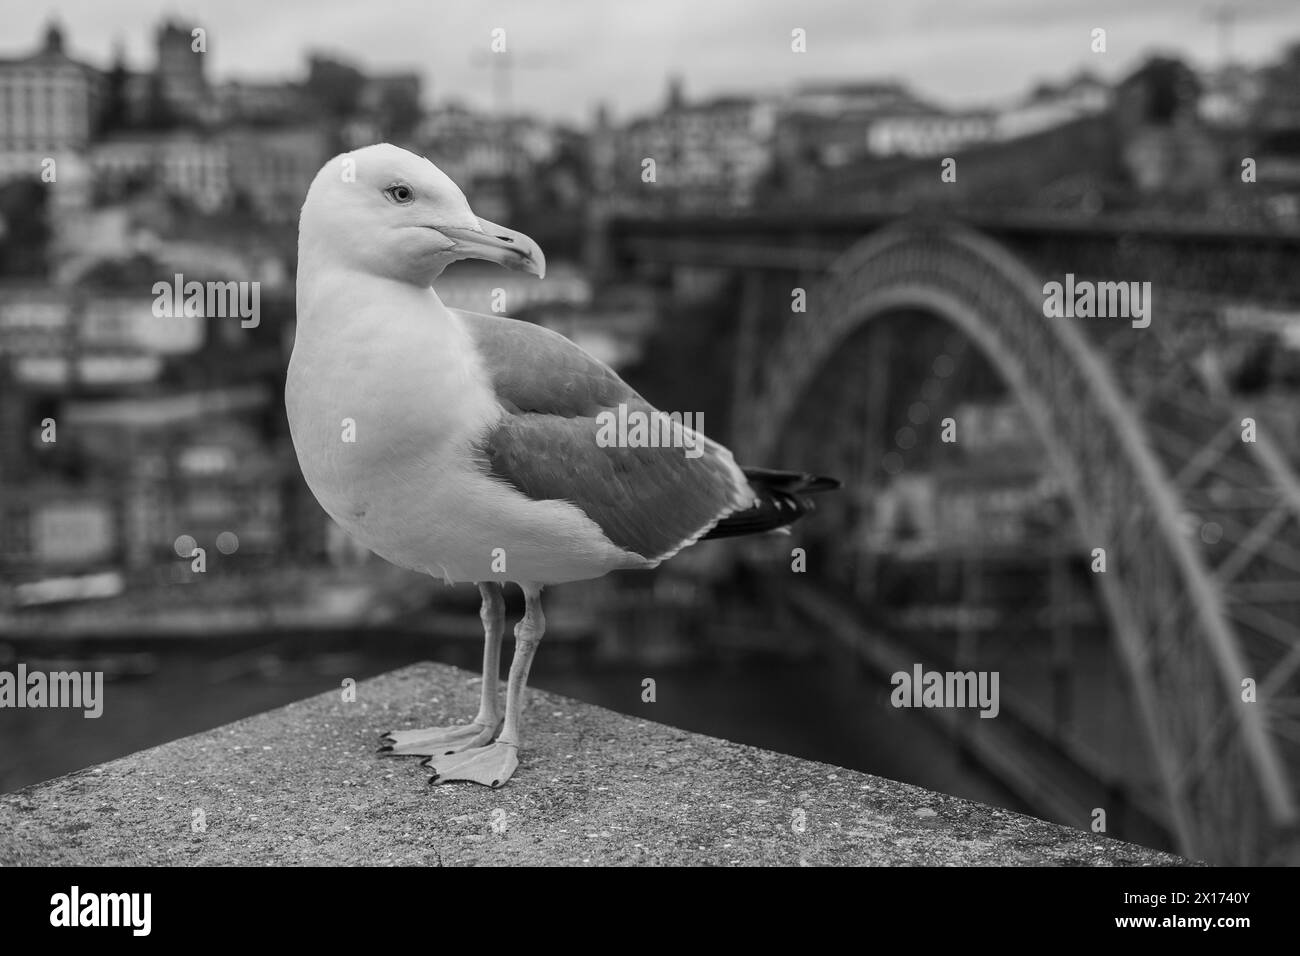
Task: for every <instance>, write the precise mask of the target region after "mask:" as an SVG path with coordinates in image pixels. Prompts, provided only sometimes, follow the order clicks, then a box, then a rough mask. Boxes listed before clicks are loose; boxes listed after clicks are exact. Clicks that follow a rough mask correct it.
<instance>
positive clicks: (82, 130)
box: [0, 24, 103, 180]
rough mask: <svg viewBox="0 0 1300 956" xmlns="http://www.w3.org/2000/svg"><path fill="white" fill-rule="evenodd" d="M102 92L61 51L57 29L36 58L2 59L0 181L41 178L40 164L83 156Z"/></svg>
mask: <svg viewBox="0 0 1300 956" xmlns="http://www.w3.org/2000/svg"><path fill="white" fill-rule="evenodd" d="M102 91H103V77H102V76H101V75H100V73H99V72H98V71H97V70H96V69H95V68H94V67H92V66H90V65H88V64H86V63H82V62H81V61H79V60H75V59H73V58H72V57H71V56H69V55H68V54H67V53H66V52H65V51H64V40H63V30H62V29H61V28H60V27H58V26H57V25H55V24H51V25H50V26H49V27H48V28H47V29H46V31H45V39H44V43H43V44H42V46H41V48H40V49H39V50H37V51H36V52H34V53H31V54H29V55H27V56H21V57H14V58H9V59H0V180H2V179H5V178H8V177H11V176H26V177H32V178H36V177H39V176H40V175H41V171H42V167H41V162H42V160H44V159H46V158H48V157H53V158H56V159H62V158H64V157H65V156H66V155H67V154H68V153H80V152H82V151H84V150H85V149H86V148H87V146H89V144H90V141H91V138H92V137H93V136H94V134H95V128H96V120H97V117H98V115H99V110H100V100H101V96H102Z"/></svg>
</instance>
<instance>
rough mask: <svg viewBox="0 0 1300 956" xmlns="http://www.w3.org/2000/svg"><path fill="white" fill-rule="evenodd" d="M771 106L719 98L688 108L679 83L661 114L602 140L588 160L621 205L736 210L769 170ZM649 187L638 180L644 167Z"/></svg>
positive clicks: (756, 100)
mask: <svg viewBox="0 0 1300 956" xmlns="http://www.w3.org/2000/svg"><path fill="white" fill-rule="evenodd" d="M776 115H777V107H776V103H775V102H773V101H771V100H768V99H765V98H762V97H753V96H719V97H714V98H712V99H708V100H703V101H699V102H695V103H688V102H687V101H686V100H685V98H684V96H683V94H682V88H681V84H680V81H677V80H674V81H672V82H671V83H670V85H669V91H668V97H667V101H666V103H665V105H664V108H663V109H662V110H660V111H659V112H657V113H654V114H651V115H649V116H644V117H641V118H639V119H636V120H633V121H632V122H631V123H628V124H627V125H625V126H623V127H621V128H618V129H616V130H613V131H612V132H607V133H606V134H605V136H604V137H603V138H602V141H601V143H600V144H599V146H598V149H597V152H596V154H595V155H594V157H593V159H594V161H595V162H598V163H599V164H600V167H599V168H598V169H597V172H596V175H597V176H598V177H599V179H600V181H602V182H605V183H607V184H608V185H609V187H610V189H611V191H612V193H613V195H614V196H615V197H616V200H617V201H619V204H620V205H629V204H630V205H634V206H642V207H647V208H661V209H679V210H701V209H709V208H740V207H744V206H747V205H748V204H749V203H750V202H751V201H752V199H753V197H754V194H755V190H756V187H757V185H758V183H759V181H760V180H761V178H762V177H763V176H764V174H765V173H766V172H767V170H768V167H769V166H770V164H771V157H772V153H771V145H772V138H773V134H774V132H775V128H776ZM648 159H649V160H653V161H654V164H655V171H654V181H653V182H646V181H645V180H644V179H643V172H644V170H645V168H646V167H645V165H644V162H645V160H648Z"/></svg>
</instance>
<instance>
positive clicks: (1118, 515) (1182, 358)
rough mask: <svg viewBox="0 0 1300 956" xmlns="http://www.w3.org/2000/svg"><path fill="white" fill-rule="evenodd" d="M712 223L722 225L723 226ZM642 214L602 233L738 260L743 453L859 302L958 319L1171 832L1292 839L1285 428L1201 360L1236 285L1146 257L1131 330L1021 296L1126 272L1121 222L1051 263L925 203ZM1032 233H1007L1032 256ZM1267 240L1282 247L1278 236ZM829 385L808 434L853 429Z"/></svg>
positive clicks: (1219, 858)
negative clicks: (768, 214) (1055, 487)
mask: <svg viewBox="0 0 1300 956" xmlns="http://www.w3.org/2000/svg"><path fill="white" fill-rule="evenodd" d="M724 228H730V229H731V230H733V231H735V232H737V233H741V234H743V229H744V225H743V224H736V223H732V224H730V226H729V227H724ZM647 232H648V233H649V234H648V235H646V234H641V235H638V234H636V232H635V230H632V235H631V236H629V235H627V234H626V233H624V234H623V235H621V236H616V239H615V243H614V248H615V249H616V250H620V249H621V250H622V251H623V253H624V255H625V256H627V257H629V258H631V259H632V260H633V261H637V262H640V263H642V264H645V263H646V262H647V261H649V262H654V263H658V264H661V265H664V264H677V265H680V266H689V267H692V268H698V267H701V266H710V265H711V266H714V267H718V268H725V269H732V270H737V271H740V272H741V273H742V274H743V275H744V277H745V278H744V285H743V294H742V300H741V304H740V307H739V315H738V319H739V323H740V324H739V328H738V330H737V333H738V334H737V350H738V353H739V354H738V359H737V369H738V371H737V376H736V380H735V392H734V394H735V403H734V408H733V422H732V432H733V435H734V436H735V441H734V442H733V444H736V445H739V447H738V448H737V452H738V454H741V455H744V456H745V457H746V458H748V459H752V460H755V461H767V460H772V461H775V460H778V459H779V458H781V457H782V455H781V454H780V452H781V451H782V450H783V448H784V449H785V450H789V448H788V446H789V445H791V444H792V443H797V442H799V441H800V440H803V439H801V437H800V434H799V427H798V423H799V422H800V421H806V420H807V419H806V418H805V417H803V416H802V415H801V411H800V409H801V405H802V404H803V403H804V402H806V401H807V400H808V396H809V393H810V390H811V387H812V385H813V383H814V382H815V381H816V380H817V378H818V375H819V373H820V372H821V371H822V370H824V369H825V368H826V367H827V365H828V363H829V362H830V360H831V359H832V357H833V356H834V355H835V354H836V352H837V350H839V349H841V348H842V347H843V346H844V345H845V343H846V342H847V341H848V339H849V338H850V336H851V335H852V334H853V333H854V332H855V331H857V330H858V329H860V328H862V327H863V326H864V325H866V324H867V323H870V322H872V321H873V320H875V319H878V318H880V317H882V316H886V315H889V314H891V313H893V314H897V312H898V311H899V310H919V311H923V312H926V313H929V314H931V315H934V316H937V317H939V318H941V319H943V320H946V321H947V322H949V323H951V324H952V325H954V326H956V327H957V328H959V329H960V330H961V331H962V332H963V333H964V334H965V335H966V336H967V337H968V338H969V339H970V340H971V341H973V342H974V343H975V344H976V346H977V347H978V348H979V349H980V350H981V352H982V353H983V354H984V355H985V357H986V358H987V359H988V360H989V361H990V362H991V363H992V365H993V366H994V367H995V368H996V369H997V371H998V373H999V374H1000V375H1001V377H1002V378H1003V379H1004V380H1005V382H1006V383H1007V384H1008V386H1009V388H1010V390H1011V391H1012V393H1013V394H1014V395H1015V396H1016V397H1017V398H1018V400H1019V401H1020V403H1021V404H1022V406H1023V407H1024V409H1025V410H1026V412H1027V413H1028V415H1029V418H1030V420H1031V421H1032V423H1033V426H1034V428H1035V430H1036V432H1037V435H1038V437H1039V439H1040V440H1041V443H1042V445H1043V447H1044V448H1045V449H1046V451H1047V454H1048V457H1049V461H1050V464H1051V467H1052V469H1053V471H1054V473H1055V475H1056V477H1057V479H1058V480H1059V482H1060V483H1061V485H1062V487H1063V488H1064V489H1065V491H1066V493H1067V495H1068V498H1069V500H1070V502H1071V504H1072V505H1073V510H1074V518H1075V522H1076V525H1077V527H1078V529H1079V532H1080V536H1081V538H1082V539H1083V540H1084V541H1086V542H1089V543H1090V546H1091V547H1102V548H1105V550H1106V553H1107V556H1108V565H1109V566H1108V570H1107V572H1106V573H1104V574H1099V575H1097V585H1098V589H1099V592H1100V596H1101V599H1102V601H1103V604H1104V607H1105V610H1106V612H1107V616H1108V618H1109V620H1110V624H1111V629H1112V632H1113V635H1114V638H1115V641H1116V643H1117V645H1118V647H1119V650H1120V653H1121V659H1122V661H1123V664H1124V667H1125V670H1126V672H1127V677H1128V679H1129V684H1130V686H1131V688H1132V695H1133V698H1134V702H1135V705H1136V711H1137V713H1138V714H1139V716H1140V720H1141V724H1142V727H1143V730H1144V731H1145V736H1146V738H1147V742H1148V744H1149V747H1150V752H1151V754H1152V755H1153V756H1154V759H1155V760H1156V762H1157V766H1158V771H1159V777H1160V781H1161V788H1162V796H1163V801H1162V802H1163V809H1164V816H1165V819H1166V822H1167V825H1168V827H1169V829H1170V830H1171V831H1172V832H1173V834H1174V835H1175V838H1176V840H1177V842H1178V845H1179V848H1180V850H1181V851H1182V852H1183V853H1185V854H1188V855H1190V856H1193V857H1198V858H1203V859H1207V860H1213V861H1216V862H1261V861H1290V862H1294V861H1295V855H1294V854H1295V853H1296V847H1297V839H1296V835H1297V819H1298V807H1297V794H1298V790H1300V681H1298V678H1297V675H1298V672H1300V479H1298V478H1297V475H1296V468H1295V462H1294V461H1293V460H1292V459H1290V458H1289V457H1288V456H1289V453H1291V452H1293V451H1296V450H1294V449H1287V448H1285V447H1283V446H1282V444H1281V443H1280V442H1279V439H1278V437H1277V435H1276V434H1274V433H1273V432H1271V431H1270V429H1269V425H1268V423H1267V422H1266V421H1265V420H1264V419H1263V418H1261V419H1260V421H1259V422H1258V425H1257V440H1256V441H1255V442H1246V441H1243V440H1242V420H1243V419H1244V418H1247V417H1253V416H1252V409H1251V408H1248V407H1243V406H1242V405H1241V404H1240V403H1239V402H1238V400H1236V399H1234V398H1233V397H1232V396H1231V394H1230V393H1229V390H1228V389H1227V387H1226V385H1225V383H1224V382H1223V381H1222V376H1221V373H1220V372H1219V371H1218V370H1217V368H1216V367H1215V366H1214V364H1213V363H1212V362H1210V363H1207V362H1206V361H1204V359H1205V357H1206V356H1207V354H1209V355H1212V354H1213V347H1214V346H1215V344H1216V343H1221V342H1222V341H1224V340H1225V339H1226V337H1227V334H1226V330H1225V328H1224V326H1223V321H1222V313H1221V312H1220V310H1219V309H1218V306H1219V305H1220V304H1222V302H1223V301H1240V299H1241V296H1240V295H1237V296H1236V298H1235V300H1234V298H1233V291H1232V289H1230V288H1226V289H1225V288H1222V287H1221V286H1220V287H1216V288H1212V289H1211V288H1205V289H1197V288H1195V286H1196V284H1197V277H1199V278H1200V281H1202V282H1206V283H1209V282H1212V281H1213V279H1212V278H1211V277H1208V276H1207V272H1208V270H1206V269H1203V268H1201V269H1197V268H1193V270H1192V271H1191V272H1189V273H1187V275H1186V276H1183V275H1179V276H1178V278H1177V281H1178V284H1179V287H1180V289H1181V290H1184V291H1181V292H1177V293H1175V292H1173V291H1166V288H1165V286H1164V285H1163V284H1162V282H1161V278H1162V276H1161V275H1157V276H1153V277H1152V278H1153V279H1155V280H1156V281H1155V282H1154V283H1153V285H1154V287H1155V292H1156V294H1157V297H1156V298H1155V302H1156V309H1157V310H1158V311H1156V313H1155V318H1154V321H1153V322H1152V324H1151V326H1150V327H1149V328H1146V329H1131V328H1130V326H1129V324H1128V323H1127V322H1124V321H1116V320H1114V319H1110V320H1083V319H1055V318H1047V317H1045V316H1044V314H1043V311H1044V310H1043V306H1042V303H1043V294H1042V286H1043V283H1044V281H1046V280H1047V279H1050V278H1053V277H1055V278H1058V279H1059V278H1060V277H1061V274H1062V273H1064V272H1066V271H1074V272H1076V273H1078V274H1079V277H1080V278H1085V277H1089V276H1090V275H1091V277H1094V278H1097V279H1100V280H1110V279H1121V278H1122V279H1130V278H1137V276H1131V275H1127V274H1126V273H1127V272H1131V271H1132V270H1133V264H1132V263H1130V264H1129V268H1128V269H1126V270H1123V271H1121V272H1118V273H1117V272H1115V271H1112V270H1110V269H1107V267H1108V266H1109V267H1114V266H1115V265H1116V264H1117V263H1120V262H1122V261H1123V243H1122V242H1120V243H1115V242H1111V241H1108V240H1107V237H1105V236H1102V237H1101V238H1102V241H1101V242H1095V241H1093V240H1094V239H1095V238H1096V237H1092V236H1089V237H1084V240H1083V241H1082V242H1075V243H1074V244H1072V245H1068V247H1067V248H1068V249H1069V251H1070V253H1071V255H1070V258H1068V259H1065V260H1064V261H1070V262H1075V263H1080V265H1081V267H1079V268H1073V269H1066V268H1059V267H1058V268H1056V269H1052V268H1050V267H1048V268H1046V269H1045V268H1044V263H1043V262H1042V261H1038V262H1035V263H1034V266H1035V268H1031V266H1030V265H1029V264H1028V263H1027V261H1026V258H1027V257H1026V256H1025V255H1024V254H1023V253H1019V250H1017V252H1013V251H1011V249H1012V248H1016V247H1017V246H1019V245H1021V243H1020V242H1018V241H1017V238H1016V237H1005V238H1004V237H1000V238H1002V239H1003V241H996V240H994V239H992V238H990V237H989V236H988V235H986V234H984V233H982V232H980V231H976V230H974V229H971V228H969V227H967V226H963V225H958V224H955V223H951V222H949V223H944V222H936V221H932V220H931V221H918V222H906V221H905V222H900V223H894V224H890V225H884V226H882V227H881V228H878V229H876V230H875V231H874V232H872V233H870V234H869V235H868V236H867V238H865V239H862V240H860V241H858V242H857V243H856V244H854V245H852V247H851V248H850V249H848V251H846V252H842V253H838V254H836V253H834V252H833V251H832V249H830V248H829V247H828V244H821V245H819V243H818V242H817V239H816V238H815V237H810V236H809V235H808V233H806V232H805V233H804V234H803V235H802V236H800V237H799V238H798V241H797V242H795V243H793V244H790V245H786V246H785V247H780V246H776V245H774V244H773V243H771V242H769V243H768V244H767V245H755V244H753V243H752V242H751V243H750V244H749V245H748V246H747V245H746V243H745V239H744V238H741V239H739V240H736V239H734V238H733V241H729V242H716V241H715V242H710V241H709V240H708V239H707V238H705V239H703V240H701V239H699V238H691V231H690V230H689V228H687V227H686V226H685V225H683V226H682V227H681V228H680V229H679V230H678V231H676V234H675V235H667V236H665V234H664V233H665V229H664V226H663V224H662V223H659V224H654V225H652V226H651V227H650V228H649V229H648V230H647ZM1052 235H1053V236H1059V232H1056V231H1053V232H1052ZM749 238H751V239H752V236H751V237H749ZM1007 238H1010V241H1009V242H1008V241H1007ZM1112 238H1113V237H1112ZM1217 238H1224V237H1217ZM1184 239H1185V237H1174V239H1173V244H1174V245H1177V243H1178V242H1182V241H1184ZM620 242H621V243H622V245H620ZM1265 242H1266V244H1268V240H1267V239H1266V240H1265ZM841 245H842V243H841ZM1045 245H1048V246H1049V245H1050V243H1037V242H1028V243H1025V244H1024V246H1025V248H1026V249H1028V250H1031V255H1032V250H1041V249H1042V248H1044V246H1045ZM1009 247H1010V248H1009ZM1117 247H1118V251H1117V252H1116V251H1114V250H1115V249H1116V248H1117ZM1272 247H1273V248H1276V249H1277V251H1278V253H1279V254H1280V256H1281V258H1282V260H1283V262H1285V259H1286V258H1287V257H1288V256H1289V255H1290V254H1291V253H1292V252H1293V251H1294V248H1295V245H1294V242H1293V240H1292V239H1286V240H1284V241H1283V242H1281V243H1279V244H1274V246H1272ZM1100 250H1107V251H1106V252H1104V253H1103V252H1102V251H1100ZM1049 258H1052V257H1051V256H1049ZM1055 258H1057V259H1058V260H1060V259H1061V258H1062V256H1061V255H1060V254H1059V253H1058V254H1057V255H1056V256H1055ZM1158 258H1159V256H1157V259H1158ZM1167 261H1168V262H1169V263H1170V264H1171V265H1170V267H1169V268H1168V269H1167V270H1166V272H1165V273H1164V275H1168V274H1169V273H1172V272H1175V271H1177V270H1176V269H1174V268H1173V265H1172V264H1174V263H1178V264H1180V265H1181V267H1182V268H1183V269H1184V270H1186V269H1187V266H1188V263H1187V262H1186V261H1184V260H1182V259H1181V258H1180V257H1179V256H1177V255H1172V256H1169V257H1168V260H1167ZM1251 262H1252V266H1251V268H1254V269H1256V270H1259V269H1265V270H1268V269H1272V270H1273V276H1272V278H1276V276H1278V275H1280V274H1282V272H1283V270H1284V269H1285V265H1282V266H1278V265H1276V264H1272V263H1271V261H1270V260H1268V258H1267V257H1264V259H1263V263H1264V264H1263V265H1261V259H1260V257H1258V256H1256V257H1255V258H1254V259H1252V260H1251ZM1103 269H1107V271H1093V270H1103ZM1237 275H1238V278H1240V273H1238V274H1237ZM1246 282H1247V284H1248V287H1249V290H1250V293H1249V294H1250V296H1251V297H1252V301H1257V299H1258V294H1259V291H1260V290H1261V289H1263V290H1265V291H1266V292H1272V293H1276V295H1275V296H1274V297H1275V298H1276V299H1277V300H1279V301H1282V302H1285V303H1286V304H1289V305H1291V306H1292V307H1294V306H1295V304H1296V303H1297V301H1300V296H1297V295H1296V294H1295V292H1296V290H1294V289H1288V288H1283V289H1280V290H1279V288H1278V284H1277V283H1276V282H1274V281H1269V280H1267V279H1266V280H1264V281H1261V279H1260V278H1259V277H1258V276H1249V277H1246ZM1292 284H1294V282H1292ZM795 285H804V286H807V289H808V308H807V311H806V312H803V313H793V312H791V311H790V309H789V302H790V289H791V287H792V286H795ZM760 343H763V345H762V347H761V348H760ZM862 384H863V385H865V384H867V383H862ZM836 407H838V408H839V409H840V414H841V415H842V416H845V418H844V420H842V421H838V422H825V421H823V422H822V423H821V428H820V431H821V433H823V434H826V433H830V434H835V435H836V436H841V435H843V436H856V435H860V434H861V433H862V432H863V429H862V427H861V424H862V423H861V422H855V421H852V420H850V419H851V418H852V417H853V416H854V415H860V414H861V409H862V405H861V403H854V402H842V403H838V404H837V406H836ZM805 414H812V413H811V412H806V413H805ZM820 416H821V417H822V418H823V419H824V417H825V412H824V411H822V412H821V413H820ZM827 429H830V431H829V432H827ZM830 454H831V456H832V461H831V462H827V463H826V467H833V468H835V469H836V473H838V474H840V475H841V476H843V477H846V478H847V479H848V480H849V481H860V480H863V479H862V469H863V461H864V456H863V454H862V449H861V447H860V442H857V441H855V440H853V438H852V437H850V438H849V440H845V441H842V442H841V441H837V442H836V445H835V449H834V450H833V451H832V452H830ZM822 461H823V462H826V456H825V455H823V456H822ZM819 464H821V462H819ZM1188 516H1194V517H1195V519H1196V522H1197V524H1200V523H1205V522H1214V523H1215V524H1217V525H1219V527H1221V528H1222V529H1223V535H1222V539H1221V540H1220V541H1218V542H1217V543H1215V544H1214V545H1213V546H1206V545H1204V544H1203V543H1202V542H1201V541H1199V540H1197V541H1195V542H1194V541H1193V540H1192V539H1191V537H1190V536H1189V535H1188V533H1187V528H1188ZM1245 678H1251V679H1253V680H1254V681H1255V682H1256V686H1257V699H1256V701H1254V702H1247V701H1246V700H1243V692H1242V691H1243V680H1244V679H1245Z"/></svg>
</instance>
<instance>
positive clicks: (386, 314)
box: [297, 262, 456, 336]
mask: <svg viewBox="0 0 1300 956" xmlns="http://www.w3.org/2000/svg"><path fill="white" fill-rule="evenodd" d="M297 287H298V288H297V305H298V327H299V329H300V330H308V329H312V330H319V331H320V332H321V333H322V334H324V335H327V336H334V335H336V334H338V333H339V332H342V331H344V330H345V329H347V330H359V329H360V328H362V327H365V326H368V325H370V324H372V323H383V324H390V325H393V326H400V325H401V324H404V323H406V322H413V323H419V324H421V325H424V326H426V327H427V328H428V330H429V331H433V330H435V329H437V328H438V327H439V326H442V325H447V326H451V325H454V324H456V320H455V317H454V316H453V315H452V313H451V311H450V310H449V309H448V308H447V307H446V306H445V305H444V304H443V302H442V300H441V299H440V298H439V297H438V293H437V292H435V291H434V290H433V288H432V287H431V286H421V285H416V284H415V283H411V282H404V281H402V280H399V279H393V278H390V277H388V276H381V275H375V274H374V273H371V272H367V271H365V270H363V269H358V268H356V267H354V266H350V265H347V264H333V263H330V264H317V263H311V262H308V263H300V264H299V268H298V282H297Z"/></svg>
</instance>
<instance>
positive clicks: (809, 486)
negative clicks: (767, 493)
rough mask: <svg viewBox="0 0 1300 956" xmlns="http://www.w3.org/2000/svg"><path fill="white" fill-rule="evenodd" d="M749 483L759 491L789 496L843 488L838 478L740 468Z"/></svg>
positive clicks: (805, 473) (768, 469)
mask: <svg viewBox="0 0 1300 956" xmlns="http://www.w3.org/2000/svg"><path fill="white" fill-rule="evenodd" d="M741 471H743V472H744V473H745V477H746V478H748V479H749V483H750V484H752V485H754V486H755V487H756V488H759V489H764V490H767V489H770V490H772V491H785V492H789V493H791V494H807V495H815V494H818V493H819V492H823V491H835V490H837V489H839V488H842V487H844V483H843V482H842V481H840V480H839V479H838V478H831V477H830V476H828V475H812V474H809V473H808V472H806V471H779V470H777V469H775V468H742V469H741Z"/></svg>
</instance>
